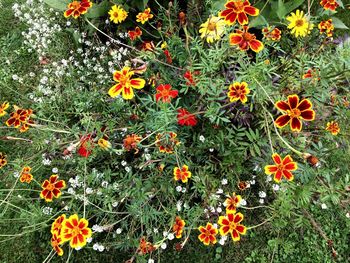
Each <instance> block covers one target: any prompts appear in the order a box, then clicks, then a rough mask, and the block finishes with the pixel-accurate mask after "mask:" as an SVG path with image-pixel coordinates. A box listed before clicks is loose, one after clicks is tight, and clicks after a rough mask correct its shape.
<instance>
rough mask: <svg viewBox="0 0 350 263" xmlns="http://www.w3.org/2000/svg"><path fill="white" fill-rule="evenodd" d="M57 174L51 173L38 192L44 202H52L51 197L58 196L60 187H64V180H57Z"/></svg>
mask: <svg viewBox="0 0 350 263" xmlns="http://www.w3.org/2000/svg"><path fill="white" fill-rule="evenodd" d="M57 179H58V175H57V174H53V175H51V176H50V179H49V180H45V181H44V182H43V183H42V185H41V188H42V189H43V190H42V191H41V193H40V197H41V198H43V199H45V201H46V202H52V199H53V198H54V197H55V198H59V197H60V196H61V194H62V193H61V189H62V188H64V187H66V182H65V181H63V180H59V181H58V180H57Z"/></svg>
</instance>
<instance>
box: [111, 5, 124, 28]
mask: <svg viewBox="0 0 350 263" xmlns="http://www.w3.org/2000/svg"><path fill="white" fill-rule="evenodd" d="M108 14H109V19H110V20H111V21H113V23H115V24H119V23H121V22H123V21H124V20H125V19H126V18H127V16H128V12H126V11H125V10H124V9H123V7H122V6H120V5H114V6H112V8H111V10H109V12H108Z"/></svg>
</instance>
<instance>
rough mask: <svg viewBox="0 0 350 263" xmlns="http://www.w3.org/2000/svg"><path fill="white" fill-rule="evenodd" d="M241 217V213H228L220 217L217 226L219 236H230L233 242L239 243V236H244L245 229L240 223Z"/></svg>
mask: <svg viewBox="0 0 350 263" xmlns="http://www.w3.org/2000/svg"><path fill="white" fill-rule="evenodd" d="M243 218H244V217H243V215H242V214H241V213H237V214H235V213H229V214H227V215H226V216H220V217H219V221H218V224H219V225H220V226H221V227H220V235H222V236H226V235H227V234H228V233H230V234H231V237H232V240H233V241H239V240H240V239H241V237H240V235H245V234H246V232H247V228H246V227H245V226H244V225H241V224H240V223H241V222H242V221H243Z"/></svg>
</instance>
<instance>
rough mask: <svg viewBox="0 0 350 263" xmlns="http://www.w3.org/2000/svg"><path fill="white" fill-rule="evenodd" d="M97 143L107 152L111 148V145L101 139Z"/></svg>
mask: <svg viewBox="0 0 350 263" xmlns="http://www.w3.org/2000/svg"><path fill="white" fill-rule="evenodd" d="M97 143H98V145H99V146H100V147H101V148H102V149H103V150H108V149H110V148H112V144H111V143H110V142H109V141H107V140H105V139H103V138H101V139H99V140H98V142H97Z"/></svg>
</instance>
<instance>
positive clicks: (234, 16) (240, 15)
mask: <svg viewBox="0 0 350 263" xmlns="http://www.w3.org/2000/svg"><path fill="white" fill-rule="evenodd" d="M225 8H226V9H225V10H223V11H221V12H220V13H219V16H220V17H222V18H224V19H225V22H226V24H228V25H233V24H234V23H235V22H236V20H237V21H238V23H240V24H241V25H246V24H248V22H249V20H248V16H247V15H250V16H257V15H259V9H257V8H255V7H253V6H251V5H250V3H249V1H247V0H233V1H228V2H227V3H226V4H225Z"/></svg>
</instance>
